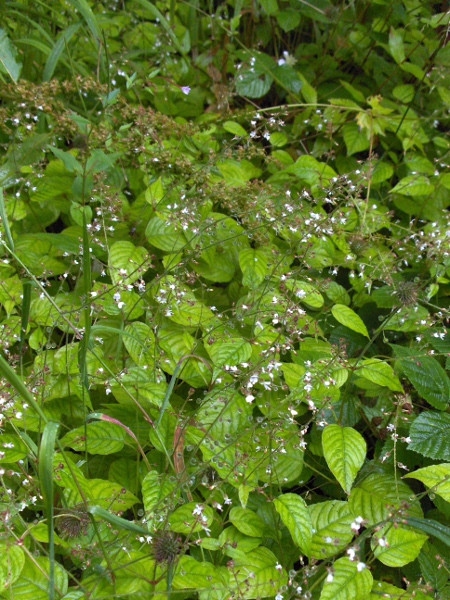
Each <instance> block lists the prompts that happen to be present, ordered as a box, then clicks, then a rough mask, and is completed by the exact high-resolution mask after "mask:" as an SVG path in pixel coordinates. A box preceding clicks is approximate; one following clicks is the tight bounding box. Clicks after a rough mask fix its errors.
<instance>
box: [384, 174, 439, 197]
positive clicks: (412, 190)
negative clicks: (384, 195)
mask: <svg viewBox="0 0 450 600" xmlns="http://www.w3.org/2000/svg"><path fill="white" fill-rule="evenodd" d="M433 192H434V185H433V184H432V183H430V180H429V179H428V177H425V175H408V176H407V177H403V179H400V181H399V182H398V183H397V185H396V186H395V187H393V188H392V190H391V193H392V194H402V195H403V196H413V197H415V196H429V195H430V194H432V193H433Z"/></svg>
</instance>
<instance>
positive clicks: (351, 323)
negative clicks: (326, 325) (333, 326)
mask: <svg viewBox="0 0 450 600" xmlns="http://www.w3.org/2000/svg"><path fill="white" fill-rule="evenodd" d="M331 312H332V313H333V317H334V318H335V319H336V321H338V323H340V324H341V325H344V326H345V327H348V328H349V329H351V330H352V331H356V332H357V333H361V334H362V335H365V336H366V337H369V332H368V331H367V327H366V326H365V324H364V321H363V320H362V319H361V317H358V315H357V314H356V313H355V311H354V310H352V309H351V308H349V307H348V306H345V304H335V305H334V306H333V308H332V309H331Z"/></svg>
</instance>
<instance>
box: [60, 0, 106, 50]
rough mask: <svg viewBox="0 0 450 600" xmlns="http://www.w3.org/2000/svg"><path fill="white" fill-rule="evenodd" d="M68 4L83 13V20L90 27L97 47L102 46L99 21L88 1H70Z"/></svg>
mask: <svg viewBox="0 0 450 600" xmlns="http://www.w3.org/2000/svg"><path fill="white" fill-rule="evenodd" d="M68 2H69V3H70V4H71V5H72V6H73V7H74V8H76V9H77V10H78V11H79V12H80V13H81V15H82V17H83V19H84V20H85V21H86V25H87V26H88V27H89V29H90V32H91V33H92V35H93V37H94V39H95V41H96V42H97V45H98V46H100V43H101V39H102V36H101V33H100V27H99V26H98V23H97V19H96V18H95V15H94V13H93V12H92V8H91V7H90V6H89V4H88V3H87V2H86V0H68Z"/></svg>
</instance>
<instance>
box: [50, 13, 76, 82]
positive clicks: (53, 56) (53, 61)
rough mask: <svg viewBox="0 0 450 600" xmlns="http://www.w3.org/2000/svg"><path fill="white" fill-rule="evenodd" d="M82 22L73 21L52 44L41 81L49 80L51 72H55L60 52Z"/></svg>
mask: <svg viewBox="0 0 450 600" xmlns="http://www.w3.org/2000/svg"><path fill="white" fill-rule="evenodd" d="M81 25H82V23H81V22H80V23H74V24H73V25H71V26H70V27H68V28H67V29H66V30H65V31H64V33H63V34H62V35H60V36H59V38H58V41H57V42H56V44H55V45H54V46H53V50H52V51H51V53H50V55H49V57H48V58H47V62H46V63H45V67H44V74H43V76H42V81H43V82H46V81H50V80H51V78H52V77H53V73H54V72H55V69H56V65H57V64H58V62H59V59H60V58H61V54H62V53H63V51H64V49H65V48H66V46H67V44H68V43H69V42H70V40H71V39H72V37H73V36H74V35H75V33H76V32H77V31H78V30H79V29H80V27H81Z"/></svg>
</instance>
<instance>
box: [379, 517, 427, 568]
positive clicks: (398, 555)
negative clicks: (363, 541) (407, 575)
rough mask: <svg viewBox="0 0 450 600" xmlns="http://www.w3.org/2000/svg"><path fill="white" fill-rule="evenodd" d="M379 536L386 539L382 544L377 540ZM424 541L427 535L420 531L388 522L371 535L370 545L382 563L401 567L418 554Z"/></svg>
mask: <svg viewBox="0 0 450 600" xmlns="http://www.w3.org/2000/svg"><path fill="white" fill-rule="evenodd" d="M381 537H382V538H383V539H384V540H385V541H386V544H383V545H382V546H381V545H380V544H379V542H378V539H379V538H381ZM426 541H427V536H426V535H423V534H422V533H417V532H416V531H412V530H410V529H406V528H405V527H402V526H401V525H398V526H396V527H394V526H393V525H392V524H389V525H387V526H386V527H385V528H383V529H381V530H379V531H378V532H377V534H376V536H374V537H372V542H371V545H372V550H373V553H374V555H375V556H376V558H377V559H378V560H379V561H380V562H381V563H383V565H386V566H387V567H403V566H404V565H407V564H408V563H410V562H412V561H413V560H415V559H416V558H417V557H418V556H419V553H420V549H421V548H422V546H423V545H424V543H425V542H426Z"/></svg>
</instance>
